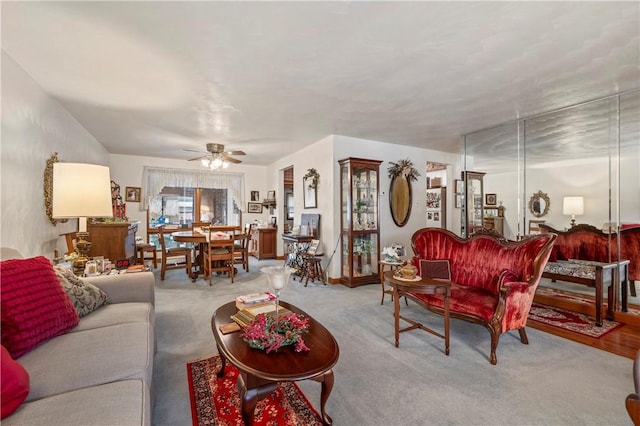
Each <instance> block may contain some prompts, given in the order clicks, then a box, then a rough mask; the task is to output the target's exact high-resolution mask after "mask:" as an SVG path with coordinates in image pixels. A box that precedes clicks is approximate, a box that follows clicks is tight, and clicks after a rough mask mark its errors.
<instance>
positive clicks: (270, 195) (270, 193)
mask: <svg viewBox="0 0 640 426" xmlns="http://www.w3.org/2000/svg"><path fill="white" fill-rule="evenodd" d="M275 199H276V191H267V200H275Z"/></svg>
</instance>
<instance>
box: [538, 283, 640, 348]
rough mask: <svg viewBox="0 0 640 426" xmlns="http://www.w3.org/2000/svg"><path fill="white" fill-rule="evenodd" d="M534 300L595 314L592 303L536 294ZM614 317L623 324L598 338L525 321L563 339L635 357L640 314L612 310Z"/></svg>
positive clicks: (639, 331) (638, 339) (639, 332)
mask: <svg viewBox="0 0 640 426" xmlns="http://www.w3.org/2000/svg"><path fill="white" fill-rule="evenodd" d="M535 301H536V302H538V303H542V304H545V305H550V306H556V307H558V308H562V309H567V310H570V311H574V312H580V313H583V314H587V315H592V316H594V315H595V307H594V306H593V305H592V306H590V307H585V305H576V304H572V303H571V302H567V301H565V300H558V299H555V298H553V297H539V296H538V295H536V298H535ZM635 308H636V309H640V306H635ZM614 319H615V320H616V321H618V322H621V323H623V326H622V327H618V328H616V329H615V330H613V331H611V332H609V333H607V334H605V335H604V336H602V337H600V338H599V339H598V338H593V337H588V336H584V335H582V334H578V333H573V332H571V331H567V330H563V329H560V328H557V327H552V326H549V325H546V324H542V323H539V322H536V321H531V320H529V321H528V322H527V326H528V327H531V328H535V329H537V330H540V331H544V332H547V333H551V334H553V335H556V336H559V337H563V338H565V339H569V340H573V341H574V342H578V343H582V344H585V345H589V346H592V347H594V348H598V349H602V350H603V351H607V352H611V353H614V354H616V355H620V356H623V357H626V358H630V359H634V358H635V357H636V353H637V352H638V350H640V316H639V315H631V314H626V313H624V312H618V311H616V312H614Z"/></svg>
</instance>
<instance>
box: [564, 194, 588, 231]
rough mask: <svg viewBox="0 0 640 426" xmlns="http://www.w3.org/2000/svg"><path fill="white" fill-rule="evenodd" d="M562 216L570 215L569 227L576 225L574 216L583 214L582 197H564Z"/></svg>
mask: <svg viewBox="0 0 640 426" xmlns="http://www.w3.org/2000/svg"><path fill="white" fill-rule="evenodd" d="M562 214H564V215H567V216H568V215H571V227H574V226H575V225H576V215H578V216H580V215H583V214H584V197H564V200H563V202H562Z"/></svg>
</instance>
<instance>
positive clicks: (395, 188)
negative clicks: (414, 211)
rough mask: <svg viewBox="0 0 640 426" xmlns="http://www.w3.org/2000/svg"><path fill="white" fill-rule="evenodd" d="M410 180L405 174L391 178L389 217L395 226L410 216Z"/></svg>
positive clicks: (401, 223) (404, 222)
mask: <svg viewBox="0 0 640 426" xmlns="http://www.w3.org/2000/svg"><path fill="white" fill-rule="evenodd" d="M411 198H412V197H411V182H409V179H407V178H406V176H403V175H398V176H394V177H393V178H392V179H391V185H390V189H389V208H390V209H391V218H392V219H393V222H394V223H395V224H396V225H397V226H404V225H406V224H407V221H408V220H409V216H411Z"/></svg>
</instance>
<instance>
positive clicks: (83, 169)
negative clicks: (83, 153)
mask: <svg viewBox="0 0 640 426" xmlns="http://www.w3.org/2000/svg"><path fill="white" fill-rule="evenodd" d="M52 192H53V199H52V209H51V212H52V214H51V216H52V217H53V218H54V219H65V218H76V217H78V218H81V217H84V218H86V217H105V216H113V211H112V206H111V175H110V174H109V168H108V167H105V166H99V165H97V164H81V163H54V164H53V191H52Z"/></svg>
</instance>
